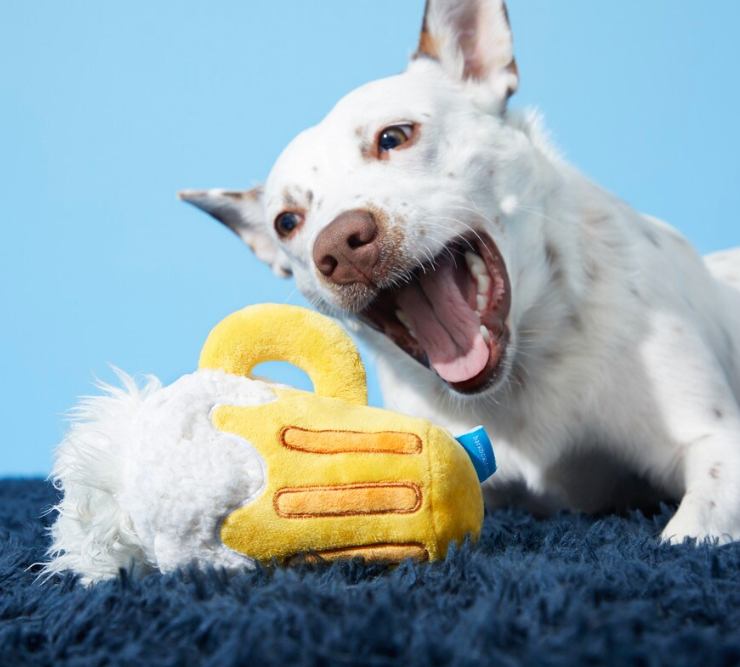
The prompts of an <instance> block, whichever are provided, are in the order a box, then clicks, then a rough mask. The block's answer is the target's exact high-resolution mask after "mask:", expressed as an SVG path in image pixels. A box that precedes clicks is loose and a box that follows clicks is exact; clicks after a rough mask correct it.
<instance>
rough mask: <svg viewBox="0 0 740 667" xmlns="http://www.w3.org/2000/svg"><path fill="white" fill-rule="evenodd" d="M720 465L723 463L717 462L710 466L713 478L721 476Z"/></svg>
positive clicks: (710, 474) (710, 473)
mask: <svg viewBox="0 0 740 667" xmlns="http://www.w3.org/2000/svg"><path fill="white" fill-rule="evenodd" d="M720 465H721V464H719V463H715V464H714V465H713V466H712V467H711V468H710V470H709V476H710V477H711V478H712V479H717V478H718V477H719V469H720Z"/></svg>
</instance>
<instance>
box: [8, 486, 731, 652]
mask: <svg viewBox="0 0 740 667" xmlns="http://www.w3.org/2000/svg"><path fill="white" fill-rule="evenodd" d="M55 498H56V492H55V491H54V490H53V489H52V488H51V486H50V485H49V484H47V483H46V482H43V481H41V480H3V481H0V545H1V548H0V549H1V550H0V665H2V666H3V667H6V666H15V665H34V666H36V665H38V666H43V665H49V666H52V665H53V666H55V667H56V666H58V665H80V666H83V665H84V666H85V667H91V666H92V665H132V666H136V667H143V666H145V665H171V666H173V667H174V666H177V667H181V666H186V665H214V666H216V665H218V666H219V667H227V666H229V665H254V666H260V667H262V666H267V665H280V666H281V667H282V666H285V665H289V666H291V667H300V666H302V665H373V666H380V665H399V666H404V667H409V666H412V665H423V666H424V667H429V666H430V665H471V666H472V665H537V666H543V667H548V666H553V667H554V666H556V665H557V666H561V665H562V666H567V667H574V666H577V665H620V666H621V665H638V666H645V667H648V666H653V665H670V667H682V666H683V665H701V666H702V667H712V666H714V665H718V666H719V665H722V666H724V667H729V666H730V665H738V664H740V545H729V546H725V547H720V548H710V547H700V548H698V549H695V548H692V547H690V546H681V547H665V546H660V545H659V544H658V542H657V540H656V536H657V535H658V534H659V532H660V530H661V528H662V526H664V525H665V523H666V521H667V520H668V518H669V517H670V514H671V511H672V510H670V509H668V508H664V509H663V510H662V511H661V512H660V513H659V514H658V515H656V516H654V517H652V518H650V519H648V518H646V517H644V516H643V515H642V514H640V513H633V514H631V515H629V516H627V517H616V516H607V517H602V518H597V519H594V518H588V517H584V516H580V515H575V514H562V515H559V516H557V517H554V518H552V519H548V520H536V519H534V518H533V517H532V516H531V515H529V514H527V513H526V512H524V511H520V510H506V511H499V512H494V513H489V514H488V516H487V517H486V520H485V524H484V526H483V533H482V537H481V540H480V542H479V543H478V544H477V545H475V546H468V545H466V546H464V547H463V548H461V549H457V550H454V551H453V553H451V554H450V556H449V557H448V558H447V560H446V561H445V562H443V563H436V564H431V565H412V564H410V563H406V564H403V565H401V566H400V567H398V568H396V569H388V568H382V567H378V566H366V565H364V564H362V563H360V562H350V563H337V564H334V565H321V566H308V565H304V566H301V567H300V568H298V569H287V570H283V569H275V570H271V569H267V568H263V569H260V570H258V571H254V572H244V573H241V574H238V575H235V576H231V577H229V576H226V575H225V574H224V573H223V572H219V571H208V572H199V571H195V570H187V571H183V572H180V573H177V574H171V575H166V576H160V575H152V576H149V577H147V578H145V579H143V580H139V581H135V580H132V579H130V578H126V577H122V578H120V579H118V580H115V581H110V582H107V583H104V584H101V585H98V586H95V587H93V588H90V589H85V588H83V587H81V586H80V585H79V584H77V583H76V581H75V579H74V577H71V576H68V577H64V578H60V579H56V580H52V581H48V582H47V583H45V584H41V583H40V582H39V581H38V580H37V573H38V565H36V564H37V563H38V562H39V561H41V560H43V558H44V551H45V549H46V547H47V537H46V529H47V527H48V525H49V523H50V522H51V520H52V517H51V516H49V515H48V514H47V515H45V516H44V515H43V514H42V513H43V512H44V510H45V509H46V508H48V507H49V505H51V504H52V503H53V502H54V501H55Z"/></svg>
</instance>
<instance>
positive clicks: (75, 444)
mask: <svg viewBox="0 0 740 667" xmlns="http://www.w3.org/2000/svg"><path fill="white" fill-rule="evenodd" d="M119 377H120V379H121V381H122V383H123V388H121V389H118V388H114V387H109V386H106V385H103V386H102V388H103V389H104V390H105V392H106V393H105V394H104V395H102V396H95V397H89V398H87V399H85V400H84V401H83V402H82V404H81V406H80V407H79V408H78V409H77V411H76V414H75V421H74V423H73V424H72V427H71V429H70V431H69V433H68V434H67V437H66V438H65V439H64V441H63V442H62V443H61V445H60V446H59V448H58V450H57V452H56V466H55V468H54V472H53V473H52V477H53V479H54V481H55V484H56V486H57V488H58V489H59V490H61V491H63V492H64V497H63V499H62V501H61V502H60V503H59V505H58V506H57V507H56V511H57V512H58V515H59V516H58V517H57V520H56V522H55V523H54V525H53V527H52V530H51V532H52V539H53V543H52V547H51V550H50V555H51V556H52V560H51V562H50V563H49V564H48V565H47V567H46V572H47V573H52V572H61V571H64V570H72V571H74V572H77V573H79V574H80V575H82V581H83V582H84V583H91V582H94V581H99V580H101V579H106V578H108V577H111V576H115V575H116V574H117V573H118V571H119V569H121V568H123V569H128V568H131V567H136V568H140V569H143V570H148V569H157V570H160V571H163V572H167V571H170V570H173V569H175V568H178V567H181V566H184V565H187V564H189V563H195V564H198V565H204V564H206V563H209V564H212V565H215V566H222V567H227V568H235V567H244V566H247V567H251V566H253V562H252V561H251V560H250V559H248V558H246V557H244V556H242V555H241V554H238V553H236V552H234V551H231V550H230V549H228V548H226V547H225V546H223V545H222V543H221V541H220V540H219V537H218V527H219V522H220V521H221V520H222V519H223V517H225V516H226V515H227V514H228V513H229V511H230V510H231V509H233V508H234V507H236V506H238V505H243V504H246V503H248V502H249V501H250V499H252V498H254V497H255V496H256V495H257V494H258V493H259V491H260V490H261V489H262V488H263V485H264V483H265V471H264V465H263V461H262V458H261V457H260V455H259V454H258V453H257V451H256V450H255V449H254V448H253V447H252V446H251V444H250V443H249V442H247V441H246V440H244V439H243V438H240V437H238V436H236V435H232V434H228V433H223V432H221V431H219V430H217V429H216V428H215V427H214V426H213V424H212V422H211V419H210V413H211V411H212V409H213V407H214V406H216V405H218V404H221V403H228V404H232V405H261V404H264V403H269V402H270V401H272V400H275V394H274V393H273V392H272V391H271V390H270V389H269V387H268V385H267V384H265V383H264V382H260V381H258V380H250V379H246V378H243V377H239V376H236V375H230V374H227V373H225V372H223V371H212V370H200V371H198V372H196V373H192V374H190V375H185V376H183V377H181V378H180V379H178V380H177V381H176V382H174V383H173V384H171V385H169V386H168V387H165V388H163V387H162V385H161V383H160V382H159V380H157V379H156V378H154V377H149V378H148V381H147V383H146V384H145V385H144V387H142V388H139V387H138V386H137V385H136V383H135V382H134V380H133V379H132V378H130V377H129V376H127V375H125V374H124V373H119Z"/></svg>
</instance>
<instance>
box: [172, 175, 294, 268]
mask: <svg viewBox="0 0 740 667" xmlns="http://www.w3.org/2000/svg"><path fill="white" fill-rule="evenodd" d="M177 196H178V198H179V199H182V200H183V201H186V202H188V203H190V204H192V205H193V206H197V207H198V208H199V209H202V210H203V211H205V212H206V213H210V214H211V215H212V216H213V217H214V218H216V220H218V221H219V222H221V223H223V224H224V225H226V226H227V227H228V228H229V229H230V230H231V231H233V232H234V233H235V234H237V236H239V237H240V238H241V239H242V241H244V243H246V244H247V245H248V246H249V247H250V248H251V249H252V251H253V252H254V254H255V255H257V257H258V258H259V259H261V260H262V261H263V262H266V263H267V264H269V265H270V267H271V268H272V270H273V271H274V272H275V273H276V274H277V275H279V276H280V277H282V278H287V277H288V276H290V275H291V273H292V271H291V269H290V265H289V263H288V260H287V258H286V257H285V255H284V253H283V251H282V250H281V249H280V247H279V246H278V244H277V241H275V239H273V238H272V237H271V236H270V234H269V233H268V232H267V223H266V221H265V213H264V209H263V208H262V186H258V187H256V188H252V189H251V190H244V191H236V190H223V189H221V188H213V189H211V190H182V191H181V192H178V193H177Z"/></svg>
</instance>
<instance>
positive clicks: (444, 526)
mask: <svg viewBox="0 0 740 667" xmlns="http://www.w3.org/2000/svg"><path fill="white" fill-rule="evenodd" d="M275 360H281V361H287V362H290V363H293V364H295V365H296V366H298V367H299V368H301V369H303V370H304V371H306V373H307V374H308V376H309V377H310V379H311V380H312V382H313V385H314V392H305V391H299V390H297V389H292V388H289V387H285V386H281V385H276V384H272V383H270V382H268V381H264V380H261V379H254V378H250V372H251V371H252V369H253V368H254V367H255V366H257V365H258V364H260V363H262V362H263V361H275ZM122 380H123V383H124V388H123V389H113V388H108V393H107V395H104V396H99V397H93V398H88V399H86V400H85V401H84V402H83V403H82V405H81V406H80V407H79V408H78V410H77V420H76V422H75V423H74V424H73V425H72V428H71V429H70V432H69V433H68V435H67V437H66V438H65V440H64V441H63V442H62V444H61V445H60V446H59V449H58V451H57V463H56V467H55V470H54V473H53V477H54V479H55V482H56V484H57V487H58V488H59V489H60V490H61V491H63V493H64V496H63V499H62V501H61V502H60V504H59V505H58V506H57V508H56V509H57V510H58V518H57V520H56V522H55V524H54V526H53V528H52V536H53V546H52V551H51V555H52V557H53V559H52V560H51V562H50V563H49V564H48V565H47V571H49V572H57V571H63V570H73V571H75V572H77V573H79V574H80V575H81V577H82V580H83V581H85V582H86V583H89V582H93V581H97V580H100V579H104V578H107V577H111V576H115V575H116V574H117V573H118V571H119V569H121V568H126V569H129V568H130V569H135V570H139V571H148V570H160V571H168V570H172V569H175V568H177V567H181V566H183V565H187V564H191V563H195V564H198V565H207V564H212V565H215V566H223V567H227V568H237V567H244V566H245V565H246V566H249V565H253V564H254V562H255V561H262V562H270V561H272V560H273V559H275V560H277V561H278V562H280V563H283V562H291V561H293V560H294V559H296V558H306V557H308V558H314V559H316V558H321V559H324V560H335V559H337V558H352V557H354V556H362V557H364V558H365V559H366V560H368V561H382V562H389V563H396V562H400V561H402V560H404V559H406V558H412V559H415V560H419V561H424V560H435V559H440V558H444V556H445V554H446V552H447V548H448V545H449V544H450V543H451V542H458V543H459V542H461V541H462V540H463V539H464V538H465V537H466V535H471V536H472V538H473V539H475V538H477V536H478V534H479V533H480V528H481V524H482V520H483V499H482V494H481V489H480V483H479V482H480V480H482V479H484V478H486V477H488V476H489V475H490V474H492V473H493V472H494V471H495V460H494V458H493V452H492V450H491V448H490V442H489V441H488V439H487V437H486V436H485V433H484V432H482V429H479V430H476V431H474V432H471V433H470V434H468V435H467V436H466V437H464V438H461V440H460V441H457V440H456V439H455V438H453V437H452V436H451V435H450V434H449V433H448V432H447V431H445V430H444V429H442V428H439V427H438V426H435V425H434V424H432V423H430V422H428V421H425V420H422V419H414V418H411V417H407V416H404V415H400V414H397V413H394V412H390V411H388V410H383V409H379V408H372V407H368V406H367V389H366V383H365V371H364V368H363V366H362V362H361V360H360V357H359V354H358V352H357V349H356V348H355V346H354V344H353V343H352V341H351V340H350V338H349V337H348V336H347V335H346V334H345V333H344V331H342V329H341V328H340V327H339V326H338V325H337V324H335V323H334V322H332V321H331V320H329V319H328V318H325V317H323V316H321V315H318V314H317V313H314V312H312V311H309V310H306V309H303V308H298V307H295V306H279V305H273V304H264V305H258V306H250V307H248V308H245V309H243V310H241V311H238V312H236V313H233V314H232V315H230V316H229V317H227V318H226V319H224V320H223V321H222V322H221V323H220V324H218V325H217V326H216V328H215V329H214V330H213V331H212V332H211V334H210V336H209V337H208V339H207V341H206V344H205V346H204V347H203V351H202V353H201V358H200V365H199V369H198V371H197V372H195V373H192V374H190V375H185V376H183V377H181V378H180V379H178V380H177V381H176V382H174V383H172V384H171V385H169V386H168V387H162V385H161V384H160V383H159V381H158V380H156V379H155V378H150V380H149V382H148V384H147V385H146V386H144V387H143V388H139V387H138V386H137V385H136V384H135V383H134V382H133V380H131V378H128V377H126V376H122ZM460 443H462V444H460Z"/></svg>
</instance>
